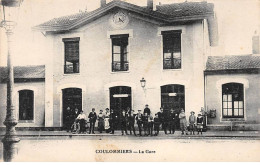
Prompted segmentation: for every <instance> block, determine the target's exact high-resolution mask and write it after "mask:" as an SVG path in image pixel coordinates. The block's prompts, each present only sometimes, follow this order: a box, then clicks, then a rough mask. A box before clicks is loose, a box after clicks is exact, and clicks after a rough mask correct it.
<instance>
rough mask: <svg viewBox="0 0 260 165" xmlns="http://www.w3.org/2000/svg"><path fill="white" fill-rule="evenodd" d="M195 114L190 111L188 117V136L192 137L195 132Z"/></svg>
mask: <svg viewBox="0 0 260 165" xmlns="http://www.w3.org/2000/svg"><path fill="white" fill-rule="evenodd" d="M194 114H195V112H193V111H191V112H190V117H189V123H190V125H189V126H190V134H191V135H192V133H193V135H194V131H195V123H196V117H195V115H194Z"/></svg>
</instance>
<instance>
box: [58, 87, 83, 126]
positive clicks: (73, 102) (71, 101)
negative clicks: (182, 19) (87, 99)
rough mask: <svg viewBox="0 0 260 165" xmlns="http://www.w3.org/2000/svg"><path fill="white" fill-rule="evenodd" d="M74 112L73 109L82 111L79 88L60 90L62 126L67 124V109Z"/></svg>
mask: <svg viewBox="0 0 260 165" xmlns="http://www.w3.org/2000/svg"><path fill="white" fill-rule="evenodd" d="M68 107H69V108H70V109H71V111H72V112H75V108H78V110H82V90H81V89H80V88H66V89H63V90H62V109H63V125H64V123H68V121H67V120H68V119H66V116H67V113H66V111H67V108H68Z"/></svg>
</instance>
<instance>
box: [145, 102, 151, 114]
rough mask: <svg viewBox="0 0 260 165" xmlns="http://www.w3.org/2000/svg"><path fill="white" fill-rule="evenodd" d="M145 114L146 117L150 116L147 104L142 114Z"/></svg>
mask: <svg viewBox="0 0 260 165" xmlns="http://www.w3.org/2000/svg"><path fill="white" fill-rule="evenodd" d="M145 113H147V116H150V114H151V110H150V108H149V105H148V104H146V105H145V108H144V114H145Z"/></svg>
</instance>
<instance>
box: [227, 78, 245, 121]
mask: <svg viewBox="0 0 260 165" xmlns="http://www.w3.org/2000/svg"><path fill="white" fill-rule="evenodd" d="M222 114H223V118H243V117H244V88H243V84H239V83H228V84H224V85H222Z"/></svg>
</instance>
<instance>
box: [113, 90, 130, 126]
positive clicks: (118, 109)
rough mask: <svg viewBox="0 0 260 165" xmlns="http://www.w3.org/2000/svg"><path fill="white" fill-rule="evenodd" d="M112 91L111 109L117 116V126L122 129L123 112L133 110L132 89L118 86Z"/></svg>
mask: <svg viewBox="0 0 260 165" xmlns="http://www.w3.org/2000/svg"><path fill="white" fill-rule="evenodd" d="M109 91H110V109H113V110H114V113H115V114H116V116H117V120H116V124H115V125H116V126H117V128H120V126H119V123H120V115H121V113H122V110H126V109H127V107H129V108H130V109H132V96H131V87H127V86H116V87H111V88H109Z"/></svg>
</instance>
